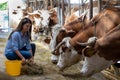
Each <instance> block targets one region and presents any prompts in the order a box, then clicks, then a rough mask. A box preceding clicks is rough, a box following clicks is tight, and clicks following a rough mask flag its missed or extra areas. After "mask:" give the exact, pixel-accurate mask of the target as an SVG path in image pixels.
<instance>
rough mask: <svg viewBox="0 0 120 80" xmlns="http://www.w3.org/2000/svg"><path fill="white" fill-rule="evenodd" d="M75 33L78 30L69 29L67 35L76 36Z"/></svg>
mask: <svg viewBox="0 0 120 80" xmlns="http://www.w3.org/2000/svg"><path fill="white" fill-rule="evenodd" d="M75 34H76V32H75V31H73V30H70V31H67V36H71V37H73V36H75Z"/></svg>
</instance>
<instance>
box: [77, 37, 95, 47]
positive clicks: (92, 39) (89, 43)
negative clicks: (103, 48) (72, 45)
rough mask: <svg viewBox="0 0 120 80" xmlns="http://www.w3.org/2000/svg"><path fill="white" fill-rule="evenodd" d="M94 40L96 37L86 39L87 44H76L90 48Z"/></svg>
mask: <svg viewBox="0 0 120 80" xmlns="http://www.w3.org/2000/svg"><path fill="white" fill-rule="evenodd" d="M96 40H97V38H96V37H91V38H89V39H88V41H87V42H85V43H80V42H77V44H79V45H81V46H92V45H94V44H95V42H96Z"/></svg>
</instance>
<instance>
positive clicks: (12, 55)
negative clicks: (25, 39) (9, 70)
mask: <svg viewBox="0 0 120 80" xmlns="http://www.w3.org/2000/svg"><path fill="white" fill-rule="evenodd" d="M31 47H32V53H33V56H34V55H35V50H36V45H35V44H34V43H31ZM19 51H20V53H21V54H22V56H24V58H25V59H29V58H31V57H32V55H31V53H30V51H28V50H27V49H26V48H25V47H23V48H22V49H20V50H19ZM5 56H6V58H7V59H9V60H21V59H20V57H19V56H18V55H17V54H16V53H15V52H13V53H8V54H7V55H5Z"/></svg>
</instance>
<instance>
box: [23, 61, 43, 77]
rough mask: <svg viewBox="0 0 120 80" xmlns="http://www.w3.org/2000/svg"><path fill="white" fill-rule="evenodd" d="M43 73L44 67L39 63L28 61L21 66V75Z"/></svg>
mask: <svg viewBox="0 0 120 80" xmlns="http://www.w3.org/2000/svg"><path fill="white" fill-rule="evenodd" d="M24 74H25V75H41V74H43V68H42V66H40V65H37V64H35V63H34V64H31V63H26V64H24V65H23V66H22V68H21V75H24Z"/></svg>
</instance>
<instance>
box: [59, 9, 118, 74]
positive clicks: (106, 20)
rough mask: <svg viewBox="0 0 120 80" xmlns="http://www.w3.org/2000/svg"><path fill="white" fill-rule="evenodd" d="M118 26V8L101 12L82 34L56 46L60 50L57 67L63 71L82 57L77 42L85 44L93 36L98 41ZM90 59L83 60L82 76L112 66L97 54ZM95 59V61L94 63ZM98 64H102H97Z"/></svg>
mask: <svg viewBox="0 0 120 80" xmlns="http://www.w3.org/2000/svg"><path fill="white" fill-rule="evenodd" d="M93 23H94V24H93ZM118 24H120V9H119V8H107V9H105V10H103V11H102V12H101V13H99V14H98V15H96V16H95V17H93V18H92V20H91V21H90V22H89V23H88V24H86V26H85V28H84V30H83V32H80V33H78V34H76V35H75V36H74V37H73V38H70V37H66V38H64V39H63V41H62V42H61V43H60V44H58V45H60V46H57V48H60V53H61V54H60V57H59V61H58V64H57V66H58V67H59V68H60V70H64V69H65V68H66V67H69V66H71V65H73V64H75V63H77V62H78V61H79V59H77V58H76V56H77V55H78V56H79V55H82V50H83V48H84V47H83V46H81V45H79V44H78V42H80V43H82V42H86V41H87V40H88V39H89V38H90V37H92V36H95V37H94V38H92V39H93V40H96V37H97V38H98V39H99V38H101V37H102V36H104V35H106V33H107V32H108V31H110V30H111V29H113V28H114V27H116V26H117V25H118ZM90 42H91V41H90ZM92 43H93V41H92ZM61 44H62V45H61ZM104 55H105V54H104ZM106 56H107V55H106ZM90 58H91V59H89V60H86V59H88V58H85V61H84V64H83V67H82V70H81V71H80V72H81V74H82V75H84V76H89V75H92V74H94V73H97V72H99V71H101V70H103V69H105V68H107V67H108V66H110V65H111V64H113V61H109V60H106V58H105V57H103V56H100V55H97V54H94V55H92V56H90ZM95 59H97V60H96V61H95ZM98 59H99V61H98ZM88 61H89V63H88ZM102 61H103V62H102ZM100 62H102V63H101V64H97V63H100ZM97 65H98V66H97ZM93 67H94V68H93Z"/></svg>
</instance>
